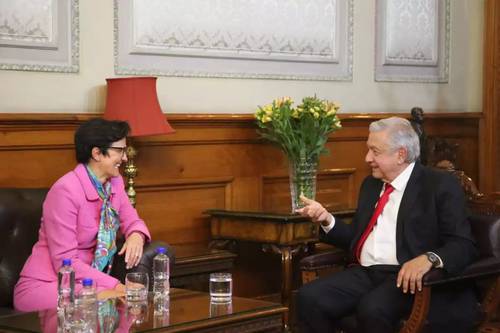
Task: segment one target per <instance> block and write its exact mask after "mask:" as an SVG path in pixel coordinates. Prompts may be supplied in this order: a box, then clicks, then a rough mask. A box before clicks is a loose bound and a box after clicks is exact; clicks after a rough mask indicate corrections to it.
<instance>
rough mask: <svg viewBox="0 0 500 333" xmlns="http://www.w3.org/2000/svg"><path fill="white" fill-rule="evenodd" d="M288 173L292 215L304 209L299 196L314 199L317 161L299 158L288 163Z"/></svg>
mask: <svg viewBox="0 0 500 333" xmlns="http://www.w3.org/2000/svg"><path fill="white" fill-rule="evenodd" d="M288 166H289V171H290V194H291V197H292V213H294V212H295V210H296V209H297V208H302V207H304V204H303V203H302V201H301V200H300V196H301V195H304V196H305V197H307V198H309V199H313V200H314V199H315V197H316V171H317V167H318V160H317V159H315V158H299V159H297V160H289V161H288Z"/></svg>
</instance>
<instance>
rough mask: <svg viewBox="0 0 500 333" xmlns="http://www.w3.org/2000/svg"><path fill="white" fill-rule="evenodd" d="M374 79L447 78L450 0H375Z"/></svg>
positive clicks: (426, 80) (437, 79)
mask: <svg viewBox="0 0 500 333" xmlns="http://www.w3.org/2000/svg"><path fill="white" fill-rule="evenodd" d="M375 43H376V45H375V49H376V51H375V53H376V56H375V57H376V59H375V80H376V81H402V82H448V63H449V44H450V2H449V0H417V1H405V0H377V9H376V38H375Z"/></svg>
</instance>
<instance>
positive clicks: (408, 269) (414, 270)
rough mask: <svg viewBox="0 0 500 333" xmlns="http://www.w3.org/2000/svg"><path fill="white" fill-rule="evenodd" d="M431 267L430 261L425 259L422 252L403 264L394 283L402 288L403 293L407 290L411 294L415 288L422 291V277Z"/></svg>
mask: <svg viewBox="0 0 500 333" xmlns="http://www.w3.org/2000/svg"><path fill="white" fill-rule="evenodd" d="M431 268H432V263H431V262H430V261H429V259H427V256H426V255H425V254H422V255H420V256H418V257H416V258H413V259H412V260H410V261H407V262H405V263H404V264H403V267H401V269H400V270H399V274H398V279H397V282H396V285H397V287H398V288H400V287H401V288H402V289H403V292H404V293H407V292H408V290H410V292H411V293H412V294H414V293H415V291H416V290H418V291H422V277H423V276H424V274H425V273H427V272H428V271H429V270H430V269H431Z"/></svg>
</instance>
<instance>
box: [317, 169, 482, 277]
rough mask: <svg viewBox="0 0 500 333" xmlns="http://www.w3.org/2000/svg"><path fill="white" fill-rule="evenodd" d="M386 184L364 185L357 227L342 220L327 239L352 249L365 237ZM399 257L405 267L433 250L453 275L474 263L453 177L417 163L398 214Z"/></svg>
mask: <svg viewBox="0 0 500 333" xmlns="http://www.w3.org/2000/svg"><path fill="white" fill-rule="evenodd" d="M382 185H383V182H382V181H381V180H379V179H376V178H373V177H372V176H368V177H367V178H366V179H365V180H364V181H363V184H362V185H361V189H360V193H359V198H358V208H357V210H356V214H355V216H354V219H353V221H352V223H351V224H346V223H344V222H343V221H342V220H339V219H336V221H335V226H334V227H333V229H332V230H330V231H329V232H328V234H326V235H324V238H325V240H326V241H327V242H329V243H333V244H335V245H337V246H340V247H343V248H346V249H349V250H350V251H351V253H352V252H353V248H354V246H355V244H356V242H357V241H358V239H359V238H360V237H361V234H362V232H363V230H364V229H365V228H366V226H367V225H368V222H369V221H370V218H371V216H372V214H373V211H374V208H375V204H376V203H377V201H378V198H379V196H380V191H381V190H382ZM396 228H397V230H396V254H397V259H398V261H399V264H401V265H402V264H403V263H405V262H406V261H408V260H411V259H413V258H415V257H417V256H419V255H421V254H423V253H425V252H427V251H432V252H434V253H436V254H437V255H439V257H440V258H441V259H442V260H443V263H444V269H445V270H446V271H447V272H448V273H451V274H453V273H457V272H459V271H460V270H462V269H463V268H465V266H466V265H468V264H469V263H471V262H472V261H473V260H474V258H475V257H476V256H477V250H476V248H475V245H474V241H473V238H472V235H471V231H470V224H469V220H468V211H467V208H466V200H465V196H464V192H463V189H462V188H461V186H460V184H459V182H458V180H457V179H456V178H455V177H454V176H453V175H452V174H450V173H447V172H444V171H439V170H435V169H431V168H428V167H425V166H422V165H421V164H420V163H418V162H417V163H415V167H414V169H413V172H412V174H411V176H410V179H409V181H408V184H407V186H406V189H405V192H404V194H403V198H402V200H401V205H400V207H399V212H398V220H397V227H396Z"/></svg>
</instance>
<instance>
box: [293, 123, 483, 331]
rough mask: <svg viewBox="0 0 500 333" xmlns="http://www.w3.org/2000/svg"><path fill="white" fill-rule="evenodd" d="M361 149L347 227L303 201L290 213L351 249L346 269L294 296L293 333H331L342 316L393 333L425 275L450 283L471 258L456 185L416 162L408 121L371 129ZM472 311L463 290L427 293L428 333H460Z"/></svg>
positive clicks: (450, 177) (365, 328) (461, 197)
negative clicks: (438, 274) (366, 171)
mask: <svg viewBox="0 0 500 333" xmlns="http://www.w3.org/2000/svg"><path fill="white" fill-rule="evenodd" d="M367 146H368V152H367V154H366V158H365V160H366V162H367V163H368V165H369V166H370V167H371V169H372V175H371V176H368V177H367V178H366V179H365V180H364V182H363V184H362V185H361V189H360V193H359V198H358V208H357V210H356V214H355V216H354V219H353V222H352V223H351V224H347V223H344V222H343V221H341V220H338V219H335V218H334V217H333V216H332V215H331V214H330V213H328V212H327V211H326V209H325V208H324V207H323V206H322V205H321V204H319V203H318V202H316V201H313V200H310V199H307V198H303V199H302V200H303V202H304V204H305V207H304V208H301V209H299V210H298V212H299V213H300V214H302V215H303V216H308V217H310V218H311V219H312V221H313V222H317V223H319V224H320V225H321V229H322V230H323V232H324V233H323V237H324V239H325V240H326V241H327V242H329V243H332V244H334V245H336V246H339V247H343V248H346V249H349V251H350V253H351V256H352V262H353V265H350V266H349V267H348V268H346V269H345V270H344V271H342V272H338V273H335V274H332V275H330V276H328V277H325V278H320V279H318V280H316V281H313V282H311V283H308V284H306V285H304V286H303V287H302V288H301V289H300V290H299V294H298V317H299V323H300V325H301V332H331V331H333V329H334V328H335V326H336V323H337V322H338V320H339V319H340V318H342V317H344V316H347V315H350V314H356V317H357V322H358V324H359V330H360V331H361V332H370V333H372V332H383V333H388V332H394V331H395V329H396V328H397V325H398V322H399V321H400V319H401V318H403V317H404V316H405V315H407V314H408V313H409V312H410V310H411V304H412V301H413V294H414V293H417V292H419V291H421V288H422V276H423V275H424V274H425V273H426V272H428V271H429V270H430V269H431V268H432V267H438V268H442V269H444V270H445V271H447V272H448V273H450V274H453V273H457V272H459V271H460V270H462V269H463V268H465V266H466V265H467V264H469V263H471V262H472V260H474V258H475V257H476V255H477V252H476V249H475V246H474V241H473V239H472V236H471V232H470V225H469V222H468V215H467V211H466V202H465V197H464V194H463V190H462V189H461V187H460V184H459V183H458V181H457V180H456V179H455V178H454V177H453V175H451V174H448V173H443V172H441V171H436V170H433V169H430V168H427V167H424V166H422V165H421V164H420V163H419V162H418V161H417V160H418V157H419V152H420V146H419V138H418V136H417V135H416V133H415V131H414V130H413V129H412V126H411V124H410V122H409V121H407V120H406V119H403V118H398V117H392V118H387V119H382V120H379V121H376V122H373V123H372V124H370V134H369V136H368V141H367ZM435 289H437V288H435ZM475 305H476V302H475V294H474V291H473V289H472V288H470V287H466V288H464V287H463V286H461V287H460V288H457V289H456V290H450V289H442V290H439V289H438V290H434V289H433V294H432V300H431V307H430V313H429V318H428V319H429V322H431V323H432V324H433V325H432V326H431V327H432V328H433V331H435V332H467V331H468V330H470V327H471V322H472V320H473V317H474V314H475V309H476V307H475Z"/></svg>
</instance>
